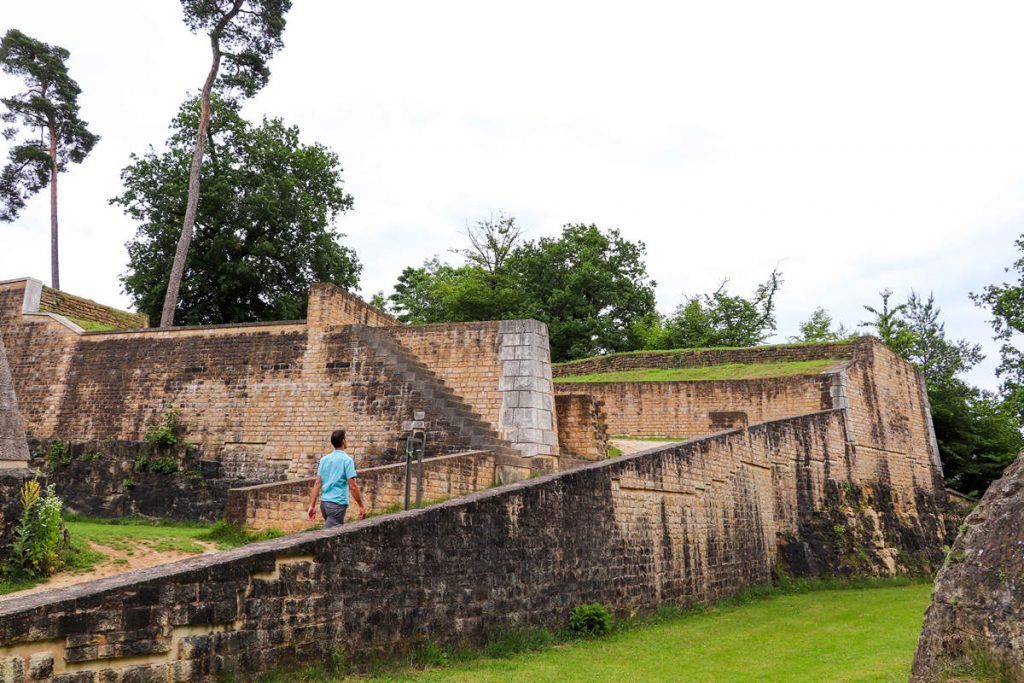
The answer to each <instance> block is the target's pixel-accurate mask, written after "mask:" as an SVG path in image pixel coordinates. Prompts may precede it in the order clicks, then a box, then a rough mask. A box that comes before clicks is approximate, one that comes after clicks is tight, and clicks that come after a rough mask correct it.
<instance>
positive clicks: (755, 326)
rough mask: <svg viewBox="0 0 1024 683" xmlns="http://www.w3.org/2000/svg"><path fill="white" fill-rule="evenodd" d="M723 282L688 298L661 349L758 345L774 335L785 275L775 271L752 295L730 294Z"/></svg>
mask: <svg viewBox="0 0 1024 683" xmlns="http://www.w3.org/2000/svg"><path fill="white" fill-rule="evenodd" d="M728 285H729V281H728V280H724V281H723V282H722V284H721V285H720V286H719V287H718V289H716V290H715V291H714V292H711V293H710V294H698V295H696V296H688V297H686V301H685V302H684V303H682V304H680V305H679V306H678V307H677V308H676V310H675V313H673V314H672V315H671V316H669V317H668V318H667V319H666V320H665V322H664V327H663V332H662V335H661V339H660V340H658V342H657V345H658V348H665V349H692V348H707V347H713V346H756V345H757V344H762V343H764V342H765V340H767V339H768V337H770V336H771V335H772V334H774V333H775V296H776V294H778V292H779V288H780V287H782V273H781V272H780V271H778V270H773V271H772V272H771V274H770V275H769V276H768V279H767V280H765V281H764V282H763V283H761V284H759V285H758V286H757V287H756V288H755V290H754V293H753V295H752V296H750V297H743V296H740V295H737V294H730V293H729V291H728Z"/></svg>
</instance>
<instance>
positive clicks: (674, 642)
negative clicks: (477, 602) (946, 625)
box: [321, 583, 932, 683]
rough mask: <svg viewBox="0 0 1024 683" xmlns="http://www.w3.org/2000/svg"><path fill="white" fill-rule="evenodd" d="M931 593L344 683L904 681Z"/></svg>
mask: <svg viewBox="0 0 1024 683" xmlns="http://www.w3.org/2000/svg"><path fill="white" fill-rule="evenodd" d="M931 591H932V585H931V584H930V583H916V584H911V585H908V586H900V587H885V588H866V589H847V590H824V591H816V592H809V593H800V594H789V595H780V596H777V597H771V598H768V599H765V600H760V601H756V602H753V603H750V604H746V605H742V606H738V607H718V608H714V609H711V610H709V611H707V612H703V613H696V614H689V615H685V616H681V617H678V618H675V619H672V620H671V621H668V622H666V623H661V624H657V625H652V626H644V627H641V628H637V629H634V630H630V631H626V632H624V633H620V634H618V635H615V636H612V637H609V638H604V639H599V640H593V641H575V642H571V643H569V644H564V645H559V646H555V647H553V648H550V649H547V650H544V651H542V652H538V653H534V654H525V655H518V656H515V657H512V658H509V659H478V660H473V661H469V662H466V663H461V664H453V665H449V666H447V667H443V668H440V669H432V670H426V671H410V672H404V673H398V674H389V675H383V676H378V677H373V678H361V679H360V678H346V679H340V680H345V681H357V680H358V681H378V682H384V681H387V682H396V681H404V682H410V683H418V682H424V681H465V682H469V681H472V682H474V683H486V682H491V681H492V682H495V683H497V682H498V681H501V682H503V683H504V682H506V681H530V682H532V683H545V682H550V683H555V682H563V681H596V682H600V681H609V682H611V681H617V682H618V681H637V682H639V681H678V682H699V683H703V682H714V683H734V682H735V683H747V682H754V681H772V682H775V681H779V682H782V681H785V682H787V683H821V682H822V681H835V682H844V683H852V682H854V681H856V682H859V683H860V682H868V681H872V682H874V681H882V682H888V681H900V682H901V683H902V682H903V681H906V680H907V677H908V676H909V675H910V664H911V661H912V660H913V656H914V648H915V647H916V643H917V636H918V634H919V633H920V630H921V622H922V617H923V615H924V610H925V608H926V607H927V606H928V603H929V600H930V596H931ZM321 680H324V679H321Z"/></svg>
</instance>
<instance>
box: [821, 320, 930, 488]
mask: <svg viewBox="0 0 1024 683" xmlns="http://www.w3.org/2000/svg"><path fill="white" fill-rule="evenodd" d="M836 384H837V385H839V386H837V387H836V393H839V394H845V399H846V403H847V404H848V405H849V428H850V434H849V438H850V440H851V441H852V442H853V443H855V444H857V446H858V452H861V453H865V452H868V451H869V450H877V451H885V452H887V453H893V454H899V455H901V456H902V457H899V458H886V459H885V460H884V462H885V463H886V465H885V466H886V467H889V468H891V469H899V470H901V472H900V476H901V477H902V478H903V479H904V480H905V481H907V482H914V483H915V484H916V485H917V486H920V487H925V488H933V487H934V488H941V487H942V481H941V479H942V463H941V461H940V459H939V453H938V446H937V445H936V443H935V433H934V431H933V427H932V420H931V409H930V408H929V406H928V394H927V391H926V390H925V387H924V380H923V378H922V377H921V373H920V372H919V371H918V370H917V368H915V367H914V366H913V365H911V364H910V363H908V362H907V361H905V360H903V358H901V357H900V356H899V355H898V354H896V353H895V352H893V351H891V350H890V349H889V348H887V347H886V346H885V345H884V344H882V343H881V342H880V341H878V340H877V339H874V338H873V337H862V338H861V339H859V340H858V341H857V344H856V353H855V355H854V362H853V363H851V364H850V365H849V367H847V368H846V369H845V370H844V371H841V372H840V373H839V376H838V377H837V382H836ZM842 400H843V399H842V397H840V398H839V401H840V402H842ZM837 407H839V405H837Z"/></svg>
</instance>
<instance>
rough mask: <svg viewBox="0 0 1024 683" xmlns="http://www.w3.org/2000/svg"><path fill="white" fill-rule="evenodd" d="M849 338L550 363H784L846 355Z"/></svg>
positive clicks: (589, 368) (607, 368)
mask: <svg viewBox="0 0 1024 683" xmlns="http://www.w3.org/2000/svg"><path fill="white" fill-rule="evenodd" d="M852 354H853V345H852V343H851V342H837V343H834V344H783V345H779V346H755V347H750V348H742V349H676V350H673V351H642V352H639V353H634V352H631V353H618V354H611V355H608V356H600V357H597V358H586V359H583V360H577V361H570V362H568V363H559V364H557V365H555V366H554V367H552V372H553V373H554V376H555V377H566V376H570V375H590V374H595V373H601V372H618V371H623V370H645V369H647V368H666V369H667V368H700V367H706V366H711V365H723V364H726V363H744V364H747V363H787V362H793V361H806V360H825V359H831V358H834V359H837V360H842V359H848V358H851V357H852Z"/></svg>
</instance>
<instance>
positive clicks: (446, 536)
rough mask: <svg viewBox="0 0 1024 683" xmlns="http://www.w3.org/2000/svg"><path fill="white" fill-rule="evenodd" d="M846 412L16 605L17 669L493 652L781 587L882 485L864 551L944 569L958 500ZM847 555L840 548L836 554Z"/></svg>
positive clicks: (607, 463) (209, 665) (183, 668)
mask: <svg viewBox="0 0 1024 683" xmlns="http://www.w3.org/2000/svg"><path fill="white" fill-rule="evenodd" d="M845 419H846V411H844V410H832V411H828V412H823V413H816V414H812V415H806V416H802V417H798V418H793V419H788V420H780V421H776V422H771V423H765V424H761V425H755V426H752V427H750V428H749V430H734V431H731V432H726V433H723V434H719V435H716V436H713V437H709V438H706V439H702V440H698V441H692V442H688V443H685V444H675V445H672V446H668V447H665V448H663V449H659V450H652V451H645V452H643V453H639V454H636V455H633V456H624V457H621V458H615V459H611V460H604V461H601V462H597V463H592V464H589V465H584V466H583V467H581V468H579V469H574V470H571V471H568V472H564V473H560V474H557V475H548V476H543V477H539V478H535V479H532V480H529V481H526V482H521V483H519V484H511V485H508V486H503V487H499V488H495V489H491V490H488V491H483V492H478V493H474V494H472V495H470V496H467V497H465V498H460V499H456V500H453V501H449V502H447V503H442V504H440V505H437V506H434V507H430V508H427V509H424V510H419V511H410V512H406V513H399V514H396V515H391V516H385V517H379V518H374V519H370V520H367V521H364V522H358V523H354V524H351V525H345V526H344V527H340V528H336V529H331V530H324V531H317V532H310V533H304V534H296V535H293V536H287V537H283V538H278V539H274V540H271V541H266V542H263V543H259V544H254V545H251V546H247V547H244V548H239V549H237V550H232V551H227V552H223V553H218V554H213V555H207V556H200V557H195V558H191V559H186V560H183V561H180V562H176V563H173V564H169V565H163V566H160V567H154V568H152V569H146V570H140V571H135V572H131V573H127V574H122V575H120V576H117V577H112V578H109V579H104V580H101V581H98V582H93V583H89V584H82V585H78V586H74V587H69V588H64V589H58V590H54V591H49V592H46V593H39V594H35V595H28V596H22V597H12V598H8V599H6V600H0V668H2V669H3V670H5V671H7V672H10V673H8V680H12V681H22V680H25V679H26V678H25V676H24V675H23V673H22V672H25V671H27V670H28V669H29V668H30V667H31V666H32V665H33V663H34V665H35V667H36V669H37V670H42V669H47V670H48V669H49V668H50V667H52V673H53V674H54V675H56V676H65V678H63V679H60V680H65V681H69V680H86V679H85V678H81V679H80V678H73V677H72V676H85V675H88V674H89V673H92V672H105V673H103V675H104V676H105V678H103V680H137V679H138V680H143V679H144V678H145V677H146V676H160V677H168V678H170V677H171V676H173V677H174V679H175V680H201V679H212V678H213V677H215V676H217V675H218V674H220V673H222V672H224V671H226V670H236V671H258V670H267V669H270V668H273V667H278V666H283V665H289V664H297V663H300V664H302V665H309V664H311V663H314V662H317V661H323V660H324V659H326V658H327V657H328V656H329V655H330V654H331V653H333V652H336V651H338V650H339V649H342V648H343V649H344V651H345V652H347V653H349V654H351V655H354V656H360V655H364V656H365V655H369V654H371V653H373V654H377V653H398V652H403V651H407V650H409V649H410V648H413V647H415V646H417V645H419V644H422V643H424V642H427V641H435V642H440V643H457V642H469V643H480V642H481V641H483V640H484V639H485V638H486V637H487V635H488V634H489V633H492V632H493V631H494V630H495V629H497V628H500V627H503V626H510V625H513V624H520V625H538V626H549V627H557V626H561V625H563V624H564V623H565V620H566V618H567V616H568V613H569V610H570V609H571V608H572V607H574V606H576V605H579V604H581V603H589V602H602V603H605V604H607V605H610V606H611V607H612V609H614V610H615V611H616V612H619V613H625V614H630V613H635V612H639V611H649V610H652V609H654V608H655V607H656V606H657V605H659V604H674V605H688V604H693V603H702V602H708V601H711V600H715V599H717V598H721V597H724V596H727V595H729V594H731V593H734V592H735V591H737V590H738V589H740V588H741V587H743V586H746V585H751V584H756V583H765V582H768V581H770V580H771V579H772V576H773V568H774V566H775V563H776V561H777V560H780V559H786V557H788V556H783V555H780V553H779V549H778V546H777V543H778V542H779V540H780V539H781V540H783V542H784V543H785V544H786V547H792V545H793V543H795V542H796V543H798V542H799V536H800V534H801V533H802V532H803V530H804V529H811V530H814V531H815V532H817V530H818V529H819V528H820V525H818V524H817V520H818V519H819V518H820V517H821V515H822V513H823V512H825V511H827V508H828V506H829V505H830V501H831V497H830V496H831V495H833V494H834V492H835V491H837V490H845V489H846V488H849V489H850V490H851V491H870V492H871V494H870V496H863V497H862V498H860V499H859V502H858V504H859V505H860V506H861V508H862V510H864V511H865V512H864V514H866V513H867V511H870V512H871V513H872V515H873V516H872V519H874V520H876V525H875V527H874V529H873V533H874V534H875V535H876V538H875V539H874V542H873V543H871V544H865V545H863V546H862V547H861V548H859V549H858V552H859V553H863V555H864V556H865V557H867V567H866V568H865V569H867V570H870V571H874V572H876V573H889V572H894V571H906V570H908V569H912V568H913V569H928V568H930V567H933V566H935V565H936V563H938V562H940V561H941V558H942V550H941V547H942V544H943V543H945V542H946V534H945V526H944V524H943V521H944V520H943V518H942V512H941V505H942V503H943V501H944V494H943V490H942V489H941V488H938V489H934V488H932V487H929V486H928V482H927V481H925V482H916V483H917V484H918V485H917V486H916V487H915V482H914V481H908V480H904V479H901V478H899V476H898V475H897V474H896V473H898V472H900V471H901V469H900V468H897V467H888V466H885V465H887V464H891V463H888V461H887V460H885V458H890V459H891V458H894V457H896V456H885V455H879V452H877V451H872V452H870V453H867V454H862V453H860V452H859V450H858V448H857V447H856V446H854V445H848V444H847V443H846V441H845V434H846V433H847V425H846V424H845ZM844 535H845V534H839V533H838V532H836V533H835V534H834V536H844ZM839 545H840V544H839V542H838V541H835V540H833V543H832V545H828V544H820V547H821V548H823V552H821V553H819V554H818V555H817V557H818V558H819V559H821V560H822V561H826V560H828V559H829V557H830V556H829V554H828V551H829V549H830V548H831V549H833V550H834V549H835V548H836V547H839ZM811 552H813V550H811V551H808V553H805V554H806V555H810V554H811ZM894 558H895V560H894ZM804 559H806V558H804ZM803 566H809V563H805V564H804V565H803ZM826 569H827V567H826ZM107 672H109V673H107ZM69 674H70V675H71V676H68V675H69ZM43 678H44V679H45V678H46V677H45V676H43ZM88 680H92V679H91V678H89V679H88Z"/></svg>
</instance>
